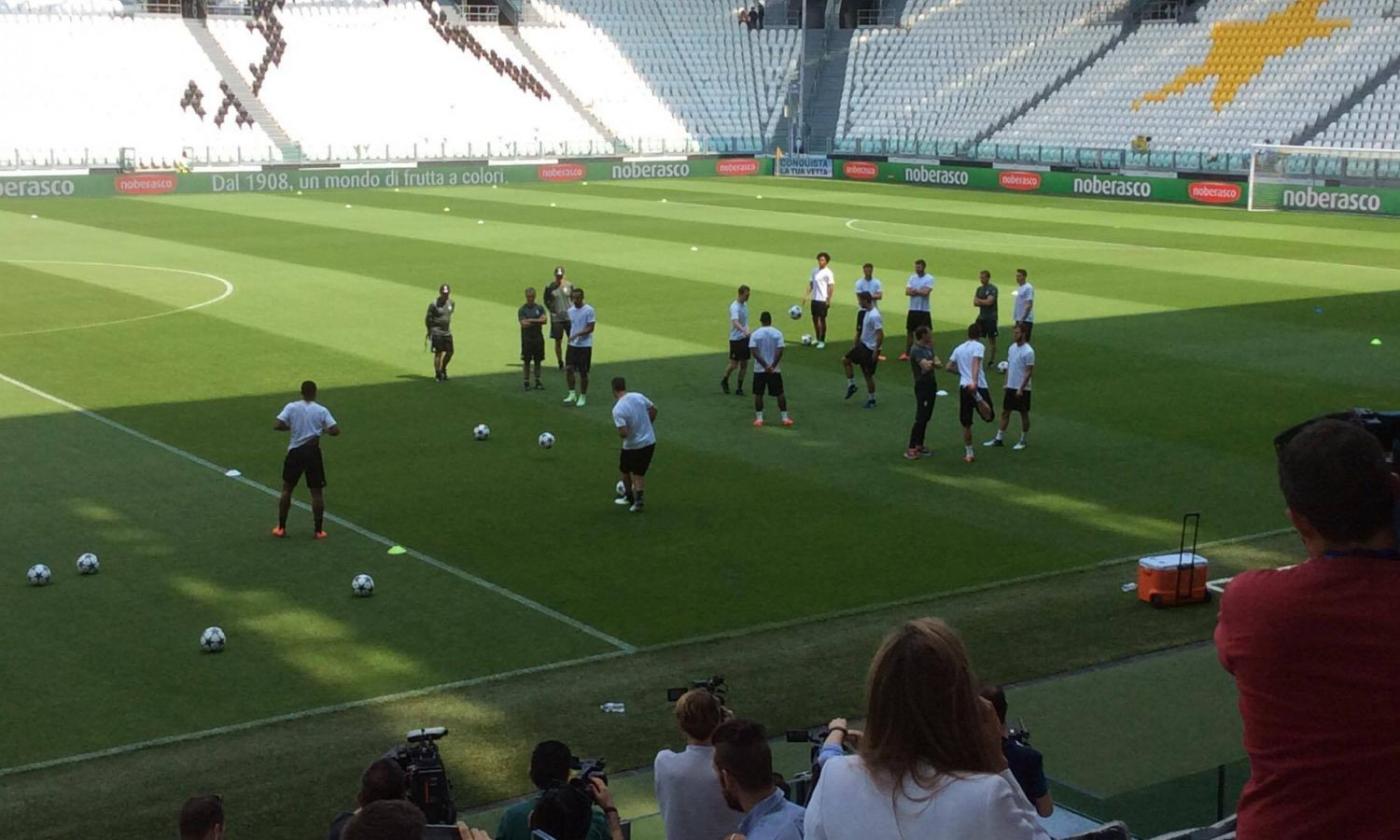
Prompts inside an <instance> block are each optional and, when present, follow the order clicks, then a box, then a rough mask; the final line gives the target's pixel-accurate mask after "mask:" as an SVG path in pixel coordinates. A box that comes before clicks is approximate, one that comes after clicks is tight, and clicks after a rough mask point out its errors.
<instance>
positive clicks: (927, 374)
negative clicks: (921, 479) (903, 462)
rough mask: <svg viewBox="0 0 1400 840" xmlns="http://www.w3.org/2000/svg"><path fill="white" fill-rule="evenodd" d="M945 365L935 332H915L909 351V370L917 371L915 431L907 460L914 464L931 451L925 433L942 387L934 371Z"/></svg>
mask: <svg viewBox="0 0 1400 840" xmlns="http://www.w3.org/2000/svg"><path fill="white" fill-rule="evenodd" d="M941 364H942V362H940V361H939V360H938V356H937V354H935V353H934V352H933V331H932V330H930V329H929V328H928V327H925V326H920V327H917V328H916V329H915V330H914V344H913V346H912V347H910V348H909V366H910V367H912V368H913V369H914V402H915V405H916V410H915V413H914V427H913V428H911V429H910V430H909V448H908V449H907V450H906V451H905V453H904V457H905V458H908V459H909V460H911V461H913V460H915V459H917V458H919V457H921V456H922V455H923V454H924V453H926V452H927V451H928V450H927V449H926V448H925V447H924V432H925V431H927V430H928V421H929V420H930V419H931V418H932V417H933V402H934V400H936V399H937V398H938V383H937V382H936V381H935V380H934V378H933V371H934V369H935V368H937V367H938V366H939V365H941Z"/></svg>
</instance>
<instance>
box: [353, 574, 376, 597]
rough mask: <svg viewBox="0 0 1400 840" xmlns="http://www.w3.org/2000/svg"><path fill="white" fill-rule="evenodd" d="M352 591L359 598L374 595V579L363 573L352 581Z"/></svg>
mask: <svg viewBox="0 0 1400 840" xmlns="http://www.w3.org/2000/svg"><path fill="white" fill-rule="evenodd" d="M350 591H351V592H353V593H355V597H357V598H368V597H369V596H371V595H373V594H374V578H372V577H370V576H369V575H367V574H365V573H363V572H361V573H360V574H358V575H355V577H353V578H351V580H350Z"/></svg>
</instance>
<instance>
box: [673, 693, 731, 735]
mask: <svg viewBox="0 0 1400 840" xmlns="http://www.w3.org/2000/svg"><path fill="white" fill-rule="evenodd" d="M723 722H724V707H723V705H721V704H720V702H719V698H718V697H716V696H714V695H713V694H711V693H710V692H708V691H706V690H705V689H703V688H692V689H691V690H690V691H687V692H686V693H685V694H682V695H681V697H680V699H679V700H677V701H676V723H678V724H680V727H681V731H682V732H684V733H685V734H687V735H689V736H690V737H692V738H694V739H695V740H697V741H707V740H709V738H710V736H711V735H713V734H714V733H715V727H717V726H719V725H720V724H721V723H723Z"/></svg>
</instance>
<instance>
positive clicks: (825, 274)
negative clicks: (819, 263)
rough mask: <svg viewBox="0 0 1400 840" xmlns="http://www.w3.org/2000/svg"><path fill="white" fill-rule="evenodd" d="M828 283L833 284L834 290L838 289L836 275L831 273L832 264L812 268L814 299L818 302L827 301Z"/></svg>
mask: <svg viewBox="0 0 1400 840" xmlns="http://www.w3.org/2000/svg"><path fill="white" fill-rule="evenodd" d="M828 283H830V284H831V288H832V290H835V289H836V275H835V274H832V273H831V266H827V267H826V268H814V269H812V279H811V281H810V284H811V287H812V300H815V301H817V302H818V303H826V302H827V297H826V289H827V284H828Z"/></svg>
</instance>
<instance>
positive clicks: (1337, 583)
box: [1215, 420, 1400, 840]
mask: <svg viewBox="0 0 1400 840" xmlns="http://www.w3.org/2000/svg"><path fill="white" fill-rule="evenodd" d="M1278 463H1279V466H1278V471H1279V485H1280V487H1281V488H1282V490H1283V497H1284V499H1285V500H1286V501H1287V503H1288V511H1287V512H1288V518H1289V520H1290V521H1291V522H1292V523H1293V527H1294V529H1296V530H1297V532H1298V536H1299V537H1301V538H1302V541H1303V545H1304V547H1305V548H1306V549H1307V553H1308V559H1307V560H1306V561H1305V562H1303V563H1301V564H1299V565H1297V566H1295V567H1293V568H1291V569H1270V570H1258V571H1250V572H1245V573H1244V574H1241V575H1239V576H1237V577H1236V578H1235V579H1234V580H1233V581H1231V583H1230V586H1229V589H1228V590H1226V593H1225V596H1224V598H1223V600H1222V601H1221V604H1220V620H1219V623H1218V624H1217V625H1216V628H1215V645H1216V649H1217V651H1218V653H1219V656H1220V662H1221V664H1222V665H1224V666H1225V670H1227V671H1229V672H1230V673H1231V674H1233V675H1234V677H1235V684H1236V687H1237V688H1238V690H1239V698H1240V699H1239V704H1240V717H1241V718H1242V719H1243V721H1244V747H1245V750H1246V752H1248V753H1249V759H1250V768H1251V773H1250V780H1249V782H1248V784H1247V785H1245V788H1244V793H1243V794H1242V795H1241V796H1240V802H1239V827H1238V833H1239V834H1238V836H1239V838H1240V840H1294V839H1295V838H1298V839H1299V840H1301V839H1302V838H1308V840H1311V838H1317V840H1335V838H1341V837H1345V838H1347V840H1365V839H1366V838H1373V839H1374V840H1383V838H1384V840H1393V838H1396V837H1400V797H1398V796H1396V795H1395V785H1396V782H1397V780H1400V552H1397V549H1396V535H1395V508H1396V504H1397V500H1400V478H1397V476H1396V475H1395V473H1394V472H1392V469H1391V466H1390V465H1389V464H1387V463H1386V455H1385V452H1384V450H1383V449H1382V448H1381V446H1380V444H1379V443H1378V442H1377V440H1376V438H1375V437H1373V436H1372V435H1370V434H1369V433H1367V432H1366V431H1365V430H1364V429H1362V428H1361V427H1360V426H1358V425H1356V424H1354V423H1350V422H1345V421H1342V420H1320V421H1318V422H1315V423H1313V424H1311V425H1309V426H1307V427H1306V428H1304V429H1303V430H1302V431H1301V432H1299V433H1298V434H1297V435H1296V436H1295V437H1294V438H1293V439H1292V440H1291V441H1289V442H1287V443H1286V444H1284V445H1283V446H1282V447H1281V448H1280V450H1279V455H1278Z"/></svg>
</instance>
